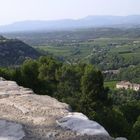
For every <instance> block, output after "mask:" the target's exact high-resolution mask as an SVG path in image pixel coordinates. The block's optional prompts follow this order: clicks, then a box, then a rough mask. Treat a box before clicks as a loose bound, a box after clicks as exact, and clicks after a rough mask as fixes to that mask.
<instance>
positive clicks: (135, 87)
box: [116, 81, 140, 91]
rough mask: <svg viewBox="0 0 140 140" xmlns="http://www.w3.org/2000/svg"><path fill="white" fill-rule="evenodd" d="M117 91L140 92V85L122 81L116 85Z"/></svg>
mask: <svg viewBox="0 0 140 140" xmlns="http://www.w3.org/2000/svg"><path fill="white" fill-rule="evenodd" d="M116 88H117V89H132V90H135V91H138V90H140V84H134V83H130V82H129V81H121V82H119V83H117V84H116Z"/></svg>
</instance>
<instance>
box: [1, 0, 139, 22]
mask: <svg viewBox="0 0 140 140" xmlns="http://www.w3.org/2000/svg"><path fill="white" fill-rule="evenodd" d="M88 15H122V16H124V15H140V0H0V25H2V24H9V23H13V22H16V21H22V20H57V19H65V18H73V19H77V18H82V17H86V16H88Z"/></svg>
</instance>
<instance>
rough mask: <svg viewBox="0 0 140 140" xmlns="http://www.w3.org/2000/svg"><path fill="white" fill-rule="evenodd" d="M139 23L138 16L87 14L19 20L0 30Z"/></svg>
mask: <svg viewBox="0 0 140 140" xmlns="http://www.w3.org/2000/svg"><path fill="white" fill-rule="evenodd" d="M139 25H140V16H139V15H131V16H88V17H85V18H81V19H77V20H73V19H63V20H50V21H40V20H35V21H20V22H16V23H13V24H9V25H4V26H0V32H17V31H44V30H49V31H50V30H65V29H77V28H92V27H125V28H127V27H128V28H129V27H135V26H139Z"/></svg>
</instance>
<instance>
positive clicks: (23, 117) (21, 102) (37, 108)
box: [0, 78, 112, 140]
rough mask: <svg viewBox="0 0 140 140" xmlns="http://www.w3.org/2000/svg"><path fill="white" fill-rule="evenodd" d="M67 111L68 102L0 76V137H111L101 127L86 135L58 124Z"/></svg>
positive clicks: (0, 139)
mask: <svg viewBox="0 0 140 140" xmlns="http://www.w3.org/2000/svg"><path fill="white" fill-rule="evenodd" d="M69 113H70V107H69V105H67V104H65V103H61V102H59V101H57V100H56V99H54V98H51V97H49V96H40V95H36V94H34V93H33V91H32V90H30V89H27V88H23V87H20V86H18V85H17V84H16V82H13V81H6V80H4V79H2V78H0V140H68V139H69V140H74V139H76V140H78V139H79V140H82V139H83V140H85V139H87V137H88V139H93V140H112V138H110V137H109V135H108V133H107V132H106V131H105V130H104V131H105V132H106V134H107V135H104V136H101V135H98V136H96V135H94V136H87V135H81V134H80V133H79V132H77V131H76V130H73V129H68V128H67V129H66V128H65V127H61V126H60V125H58V123H57V122H58V120H61V119H63V118H65V117H66V116H67V115H68V114H69ZM102 129H103V128H102ZM90 132H92V128H91V130H90ZM85 134H86V133H85Z"/></svg>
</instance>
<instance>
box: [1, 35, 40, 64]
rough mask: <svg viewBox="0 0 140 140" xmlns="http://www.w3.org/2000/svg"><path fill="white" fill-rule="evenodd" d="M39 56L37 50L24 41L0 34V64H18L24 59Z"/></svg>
mask: <svg viewBox="0 0 140 140" xmlns="http://www.w3.org/2000/svg"><path fill="white" fill-rule="evenodd" d="M39 56H40V54H39V52H37V51H36V50H35V49H34V48H32V47H30V46H29V45H27V44H25V43H24V42H22V41H20V40H17V39H7V38H4V37H3V36H0V66H15V65H20V64H21V63H22V62H23V61H24V60H25V59H28V58H33V59H35V58H37V57H39Z"/></svg>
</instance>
